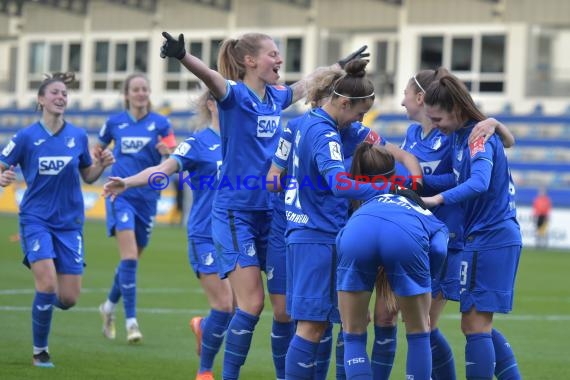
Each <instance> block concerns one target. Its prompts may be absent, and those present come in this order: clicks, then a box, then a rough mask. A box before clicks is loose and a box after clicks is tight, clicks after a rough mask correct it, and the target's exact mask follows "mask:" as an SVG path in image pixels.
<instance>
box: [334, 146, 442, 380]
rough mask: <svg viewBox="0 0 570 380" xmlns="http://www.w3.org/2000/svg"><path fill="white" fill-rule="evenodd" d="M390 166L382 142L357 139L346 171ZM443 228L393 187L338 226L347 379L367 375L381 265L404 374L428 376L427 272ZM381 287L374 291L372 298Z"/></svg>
mask: <svg viewBox="0 0 570 380" xmlns="http://www.w3.org/2000/svg"><path fill="white" fill-rule="evenodd" d="M394 171H395V165H394V158H393V156H392V155H391V154H390V153H389V152H387V151H386V150H385V149H383V148H379V147H374V146H372V145H370V144H366V143H364V144H362V145H360V146H359V148H358V149H357V150H356V153H355V155H354V159H353V164H352V168H351V174H352V175H353V176H356V175H367V176H375V175H377V174H380V173H383V174H384V175H390V173H394ZM412 194H414V193H412ZM416 198H419V196H416ZM420 203H421V202H420ZM447 235H448V233H447V228H446V227H445V225H444V224H443V223H442V222H440V221H439V220H438V219H437V218H436V217H435V216H433V214H432V213H431V212H430V211H428V210H425V209H423V208H422V207H420V206H418V204H416V203H415V202H414V201H413V200H412V201H410V200H407V199H405V198H402V197H400V196H396V195H392V194H390V195H381V196H377V197H374V198H372V199H371V200H369V201H367V202H366V203H364V204H363V205H362V206H361V207H360V208H359V209H357V210H356V211H355V212H354V214H353V215H352V217H351V218H350V220H349V221H348V223H347V225H346V226H345V227H344V228H343V229H342V230H341V231H340V233H339V234H338V237H337V248H338V255H339V257H338V269H337V276H338V278H337V291H338V297H339V307H340V313H341V319H342V323H343V328H344V365H345V370H346V374H347V378H349V379H352V378H354V379H356V378H358V379H372V378H373V377H372V369H371V366H370V362H369V359H368V355H367V353H366V328H367V324H368V304H369V302H370V297H371V295H372V289H373V287H374V284H375V282H376V279H377V277H378V275H379V270H378V268H380V267H382V268H383V271H382V275H385V276H386V277H387V279H388V283H389V284H390V287H391V289H393V291H394V293H395V294H396V299H397V302H398V304H399V306H400V308H401V310H402V315H403V319H404V323H405V325H406V333H407V339H408V359H407V364H406V376H407V377H409V378H414V379H418V380H419V379H423V380H428V379H430V375H431V350H430V338H429V335H430V334H429V307H430V301H431V296H430V291H431V281H430V279H431V277H432V275H433V274H435V273H437V272H438V271H439V268H440V267H441V264H442V263H443V261H444V258H445V255H446V251H447ZM380 294H381V293H380V292H377V293H376V295H377V297H380Z"/></svg>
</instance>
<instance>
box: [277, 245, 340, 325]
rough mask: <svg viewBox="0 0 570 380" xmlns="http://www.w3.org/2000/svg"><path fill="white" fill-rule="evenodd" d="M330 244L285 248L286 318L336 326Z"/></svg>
mask: <svg viewBox="0 0 570 380" xmlns="http://www.w3.org/2000/svg"><path fill="white" fill-rule="evenodd" d="M336 262H337V260H336V249H335V246H334V244H310V243H302V244H301V243H294V244H287V297H286V302H287V314H289V315H290V316H291V318H293V319H294V320H297V321H319V322H327V321H328V322H333V323H339V322H340V313H339V311H338V300H337V293H336V289H335V268H336Z"/></svg>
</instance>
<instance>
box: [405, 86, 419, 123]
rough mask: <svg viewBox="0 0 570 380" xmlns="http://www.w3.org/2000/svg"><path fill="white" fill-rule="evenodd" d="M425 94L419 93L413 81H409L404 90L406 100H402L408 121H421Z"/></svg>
mask: <svg viewBox="0 0 570 380" xmlns="http://www.w3.org/2000/svg"><path fill="white" fill-rule="evenodd" d="M423 99H424V93H423V92H421V91H420V92H418V91H417V89H416V86H415V85H414V83H413V81H411V80H410V81H409V82H408V85H407V86H406V88H405V89H404V98H403V99H402V103H401V104H402V106H403V107H404V108H405V109H406V113H407V115H408V119H410V120H415V121H421V116H422V113H423V112H424V109H423V105H424V100H423Z"/></svg>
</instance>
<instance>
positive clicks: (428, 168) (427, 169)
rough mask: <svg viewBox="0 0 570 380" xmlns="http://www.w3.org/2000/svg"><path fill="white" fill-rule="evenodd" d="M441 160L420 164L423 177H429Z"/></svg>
mask: <svg viewBox="0 0 570 380" xmlns="http://www.w3.org/2000/svg"><path fill="white" fill-rule="evenodd" d="M440 162H441V160H437V161H427V162H420V166H421V168H422V172H423V173H424V175H431V174H433V173H434V172H435V170H436V169H437V167H438V166H439V163H440Z"/></svg>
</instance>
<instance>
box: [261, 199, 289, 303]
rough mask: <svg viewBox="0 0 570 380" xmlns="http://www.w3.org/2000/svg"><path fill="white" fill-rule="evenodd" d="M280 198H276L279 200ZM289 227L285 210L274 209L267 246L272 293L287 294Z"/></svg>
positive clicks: (269, 286)
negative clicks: (287, 232) (287, 233)
mask: <svg viewBox="0 0 570 380" xmlns="http://www.w3.org/2000/svg"><path fill="white" fill-rule="evenodd" d="M278 201H279V200H276V202H278ZM286 228H287V218H286V216H285V212H284V211H281V210H274V211H273V217H272V218H271V229H270V231H269V242H268V248H267V265H266V268H265V269H266V270H265V273H266V274H267V291H268V292H269V293H270V294H285V290H286V282H287V267H286V263H285V262H286V256H287V243H286V240H285V230H286Z"/></svg>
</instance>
